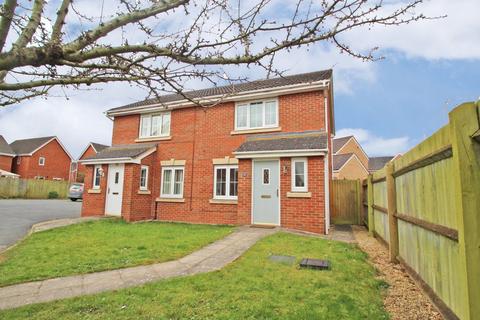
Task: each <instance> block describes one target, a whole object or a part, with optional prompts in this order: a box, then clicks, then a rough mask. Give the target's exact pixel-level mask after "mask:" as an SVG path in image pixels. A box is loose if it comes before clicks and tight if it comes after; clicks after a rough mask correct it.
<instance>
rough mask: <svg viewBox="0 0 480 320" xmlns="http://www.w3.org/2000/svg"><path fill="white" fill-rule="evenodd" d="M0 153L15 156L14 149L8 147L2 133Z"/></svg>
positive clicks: (0, 136)
mask: <svg viewBox="0 0 480 320" xmlns="http://www.w3.org/2000/svg"><path fill="white" fill-rule="evenodd" d="M0 155H8V156H12V157H14V156H15V151H13V149H12V147H10V145H9V144H8V143H7V140H5V138H4V137H3V136H2V135H0Z"/></svg>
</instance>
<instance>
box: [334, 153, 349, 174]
mask: <svg viewBox="0 0 480 320" xmlns="http://www.w3.org/2000/svg"><path fill="white" fill-rule="evenodd" d="M351 157H353V153H344V154H334V155H333V157H332V161H333V170H335V171H336V170H340V168H341V167H342V166H343V165H344V164H345V163H346V162H347V161H348V160H349V159H350V158H351Z"/></svg>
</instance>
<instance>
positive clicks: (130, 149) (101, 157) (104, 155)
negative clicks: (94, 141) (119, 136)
mask: <svg viewBox="0 0 480 320" xmlns="http://www.w3.org/2000/svg"><path fill="white" fill-rule="evenodd" d="M155 151H157V144H156V143H137V144H127V145H117V146H112V147H108V148H105V149H103V150H102V151H100V152H98V153H97V154H96V155H94V156H91V157H88V158H86V159H83V160H80V161H79V162H80V163H82V164H85V165H88V164H110V163H136V164H140V163H141V161H142V159H143V158H145V157H146V156H149V155H150V154H152V153H154V152H155Z"/></svg>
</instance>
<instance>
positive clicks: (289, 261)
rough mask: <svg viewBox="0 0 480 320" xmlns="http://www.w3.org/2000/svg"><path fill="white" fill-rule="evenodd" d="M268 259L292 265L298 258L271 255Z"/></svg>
mask: <svg viewBox="0 0 480 320" xmlns="http://www.w3.org/2000/svg"><path fill="white" fill-rule="evenodd" d="M268 259H269V260H270V261H273V262H277V263H283V264H288V265H290V266H291V265H293V264H294V263H295V259H296V258H295V257H292V256H279V255H271V256H269V257H268Z"/></svg>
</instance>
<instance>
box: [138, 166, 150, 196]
mask: <svg viewBox="0 0 480 320" xmlns="http://www.w3.org/2000/svg"><path fill="white" fill-rule="evenodd" d="M143 170H145V185H144V186H142V171H143ZM148 171H149V167H148V166H141V167H140V190H144V191H147V190H148Z"/></svg>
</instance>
